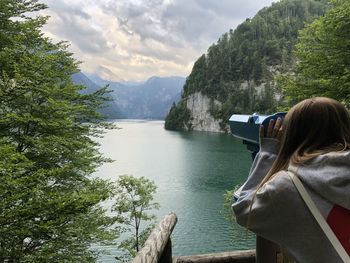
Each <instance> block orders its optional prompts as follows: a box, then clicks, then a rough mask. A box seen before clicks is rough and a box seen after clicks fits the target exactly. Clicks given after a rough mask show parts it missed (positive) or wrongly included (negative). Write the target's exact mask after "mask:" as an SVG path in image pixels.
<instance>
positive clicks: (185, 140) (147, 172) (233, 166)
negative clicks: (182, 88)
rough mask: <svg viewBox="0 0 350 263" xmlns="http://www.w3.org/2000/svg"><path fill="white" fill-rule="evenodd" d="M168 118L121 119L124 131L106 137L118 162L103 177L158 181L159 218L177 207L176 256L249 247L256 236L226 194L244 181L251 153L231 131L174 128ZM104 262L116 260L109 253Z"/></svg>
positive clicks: (104, 145) (106, 149)
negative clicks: (236, 216) (238, 219)
mask: <svg viewBox="0 0 350 263" xmlns="http://www.w3.org/2000/svg"><path fill="white" fill-rule="evenodd" d="M163 124H164V123H163V122H162V121H118V122H117V126H118V127H120V128H121V129H118V130H111V131H108V132H107V133H106V134H105V136H104V138H103V139H100V140H99V142H100V143H101V151H102V152H103V153H104V154H105V156H107V157H110V158H112V159H114V160H115V162H114V163H109V164H105V165H104V166H103V167H101V168H100V169H99V171H98V172H97V173H96V174H97V176H99V177H102V178H108V179H115V178H116V177H117V176H118V175H121V174H131V175H134V176H137V177H139V176H145V177H147V178H149V179H152V180H154V181H155V182H156V184H157V186H158V189H157V194H156V197H155V199H156V201H157V202H159V203H160V205H161V208H160V210H159V211H156V212H155V214H156V215H157V217H158V219H161V218H162V217H163V216H164V215H165V214H167V213H168V212H170V211H173V212H175V213H176V215H177V216H178V223H177V225H176V227H175V229H174V232H173V234H172V241H173V254H174V255H193V254H202V253H212V252H220V251H230V250H237V249H249V248H252V247H254V238H253V237H252V236H247V233H246V231H245V230H244V229H242V228H241V227H239V226H238V225H236V224H232V223H230V222H229V221H227V220H226V219H225V215H224V213H223V194H224V193H225V191H226V190H229V189H232V188H233V187H234V186H235V185H238V184H242V182H244V180H245V178H246V176H247V174H248V171H249V168H250V165H251V159H250V158H251V157H250V154H249V153H248V151H247V150H246V148H245V146H244V145H242V143H241V142H240V141H239V140H237V139H235V138H234V137H232V136H230V135H226V134H216V133H205V132H191V133H182V132H173V131H166V130H164V129H163ZM103 262H115V261H113V260H112V257H108V256H106V257H104V258H103Z"/></svg>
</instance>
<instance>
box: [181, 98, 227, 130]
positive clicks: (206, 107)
mask: <svg viewBox="0 0 350 263" xmlns="http://www.w3.org/2000/svg"><path fill="white" fill-rule="evenodd" d="M211 105H215V106H216V107H221V106H222V105H221V102H220V101H218V100H215V99H212V98H209V97H208V96H206V95H203V94H202V93H201V92H196V93H193V94H191V95H189V96H188V97H187V98H186V107H187V109H188V110H189V111H190V112H191V116H190V121H189V122H188V123H187V126H186V130H189V129H190V130H194V131H209V132H226V130H223V129H222V128H221V127H220V120H218V119H215V118H214V116H212V114H211V112H210V110H211V107H210V106H211Z"/></svg>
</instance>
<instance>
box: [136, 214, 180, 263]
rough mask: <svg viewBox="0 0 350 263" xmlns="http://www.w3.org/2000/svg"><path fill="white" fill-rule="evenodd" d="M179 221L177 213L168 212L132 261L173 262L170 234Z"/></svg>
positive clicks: (148, 262) (147, 262)
mask: <svg viewBox="0 0 350 263" xmlns="http://www.w3.org/2000/svg"><path fill="white" fill-rule="evenodd" d="M176 223H177V217H176V215H175V213H169V214H167V215H166V216H165V217H164V218H163V219H162V221H161V222H160V223H159V225H158V226H157V227H155V229H153V231H152V233H151V234H150V236H149V237H148V239H147V241H146V242H145V244H144V246H143V247H142V249H141V250H140V251H139V253H138V254H137V255H136V257H135V258H134V259H133V260H132V261H130V262H131V263H158V262H162V263H171V262H172V254H171V241H170V235H171V233H172V232H173V229H174V227H175V225H176Z"/></svg>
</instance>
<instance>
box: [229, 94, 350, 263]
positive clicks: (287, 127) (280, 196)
mask: <svg viewBox="0 0 350 263" xmlns="http://www.w3.org/2000/svg"><path fill="white" fill-rule="evenodd" d="M281 123H282V120H281V119H278V120H277V121H276V123H274V121H271V122H270V124H269V127H268V129H267V131H266V136H264V129H263V127H261V128H260V137H261V140H260V152H259V153H258V155H257V156H256V158H255V160H254V163H253V165H252V168H251V171H250V175H249V177H248V180H247V181H246V183H245V184H244V186H243V188H242V191H241V193H240V197H239V199H238V200H237V202H235V203H234V204H233V210H234V213H235V216H236V220H237V222H238V223H239V224H241V225H242V226H245V227H247V228H248V229H250V230H251V231H253V232H255V233H257V234H258V235H259V236H262V237H265V238H266V239H269V240H271V241H273V242H275V243H277V244H278V245H280V246H281V248H282V249H283V250H286V251H287V252H288V254H289V255H290V256H291V257H292V258H293V259H294V260H296V261H297V262H307V263H312V262H315V263H322V262H325V263H326V262H327V263H330V262H332V263H333V262H343V261H342V260H341V258H340V257H339V256H338V254H337V253H336V251H335V249H334V248H333V246H332V244H331V243H330V241H329V240H328V239H327V237H326V236H325V234H324V232H323V231H322V230H321V228H320V227H319V225H318V223H317V221H316V220H315V218H314V217H313V216H312V214H311V213H310V210H309V209H308V207H307V206H306V205H305V203H304V201H303V199H302V198H301V197H300V195H299V192H298V191H297V189H296V188H295V186H294V184H293V182H292V180H291V177H290V176H289V174H288V173H287V171H290V172H292V173H294V174H295V175H296V176H298V178H299V179H300V180H301V181H302V183H303V185H304V186H305V188H306V190H307V192H308V194H309V195H310V196H311V198H312V200H313V201H314V202H315V204H316V206H317V208H318V209H319V210H320V212H321V214H322V216H323V217H324V218H325V219H326V221H327V223H328V224H329V226H330V227H331V229H332V230H333V232H334V233H335V234H336V236H337V238H338V239H339V241H340V242H341V244H342V246H343V247H344V249H345V250H346V252H347V253H348V254H349V255H350V117H349V113H348V111H347V110H346V109H345V107H344V106H343V105H342V104H340V103H339V102H337V101H335V100H333V99H329V98H322V97H319V98H312V99H307V100H304V101H302V102H300V103H298V104H297V105H295V106H294V107H293V108H292V109H291V110H290V111H289V112H288V113H287V115H286V117H285V119H284V120H283V127H281ZM279 139H281V142H279Z"/></svg>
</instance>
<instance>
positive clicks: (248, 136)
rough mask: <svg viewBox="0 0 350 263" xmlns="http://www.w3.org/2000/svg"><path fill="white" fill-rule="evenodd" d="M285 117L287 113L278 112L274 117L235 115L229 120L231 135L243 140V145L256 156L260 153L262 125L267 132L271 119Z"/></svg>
mask: <svg viewBox="0 0 350 263" xmlns="http://www.w3.org/2000/svg"><path fill="white" fill-rule="evenodd" d="M285 115H286V112H277V113H274V114H272V115H258V114H256V113H253V114H252V115H242V114H234V115H232V116H231V118H230V120H229V124H230V129H231V133H232V135H233V136H235V137H237V138H239V139H242V140H243V144H246V145H247V149H248V150H249V151H251V152H252V153H253V154H254V153H257V152H258V151H259V127H260V125H264V127H265V130H266V129H267V127H268V125H269V122H270V120H271V119H274V120H277V118H279V117H280V118H283V117H284V116H285ZM254 155H255V154H254ZM253 157H254V156H253Z"/></svg>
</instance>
